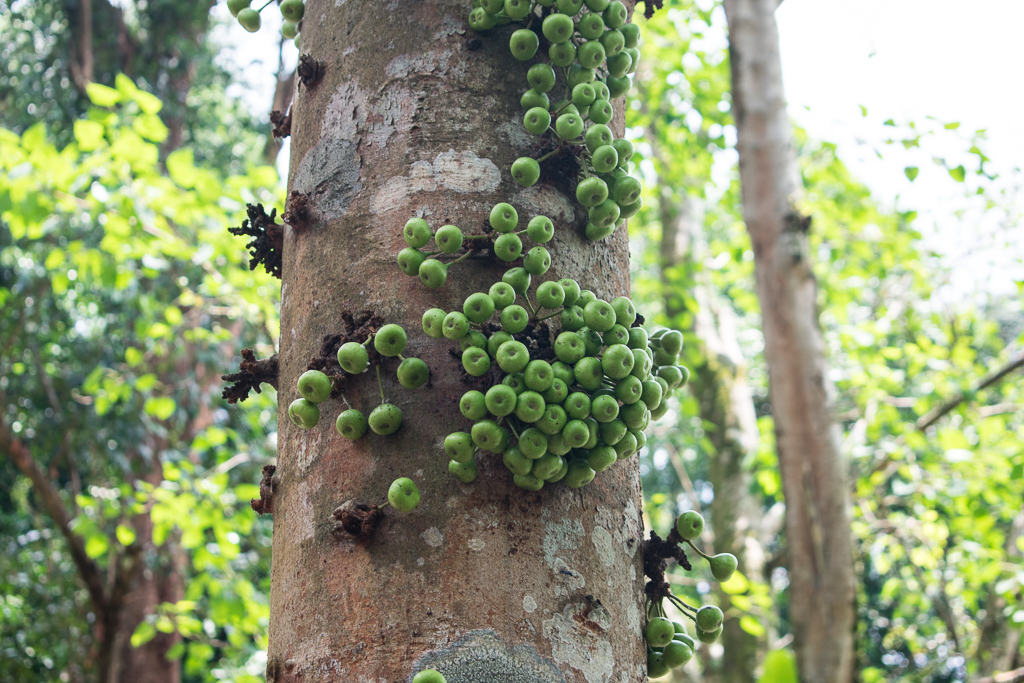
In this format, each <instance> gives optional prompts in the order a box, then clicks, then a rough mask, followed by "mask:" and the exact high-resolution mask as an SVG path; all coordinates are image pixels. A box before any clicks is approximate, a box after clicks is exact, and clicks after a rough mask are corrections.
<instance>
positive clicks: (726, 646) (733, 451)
mask: <svg viewBox="0 0 1024 683" xmlns="http://www.w3.org/2000/svg"><path fill="white" fill-rule="evenodd" d="M662 159H663V160H665V159H664V157H662ZM666 199H667V197H666V198H663V201H662V204H661V224H662V243H661V257H662V272H666V271H667V269H668V268H669V267H671V266H678V265H680V263H682V262H689V264H690V271H691V272H693V273H694V274H695V275H694V283H693V290H692V295H693V298H694V299H695V300H696V301H697V305H698V310H697V311H696V314H695V316H694V324H693V329H692V331H693V333H694V335H695V336H696V337H697V340H698V344H699V345H700V350H701V357H702V358H701V361H700V362H699V363H696V364H695V365H694V367H693V375H692V376H691V378H690V390H691V392H692V393H693V396H694V397H695V398H696V399H697V402H698V404H699V405H700V418H701V423H702V424H703V425H704V430H705V432H706V434H707V437H708V439H709V440H710V441H711V443H712V445H713V446H714V448H715V452H714V454H713V455H712V457H711V464H710V468H709V469H710V472H709V475H710V479H711V483H712V485H713V486H714V490H715V497H714V500H713V501H712V503H711V522H712V527H713V529H714V551H715V552H716V553H723V552H728V553H732V554H733V555H735V556H736V558H737V560H738V567H737V568H738V570H739V571H740V572H741V573H743V574H744V575H745V576H748V577H751V578H753V579H754V580H758V581H763V580H764V577H763V576H762V572H763V570H764V566H763V565H764V552H763V551H762V550H761V548H760V545H759V543H758V540H757V539H758V537H759V535H760V534H759V533H758V532H759V526H760V525H759V524H758V522H757V520H758V519H759V518H760V508H759V506H758V505H757V503H756V502H755V501H754V500H752V499H751V497H750V486H751V476H750V470H749V466H745V465H744V463H745V462H749V460H750V456H751V454H752V453H753V452H755V451H756V449H757V443H758V431H757V417H756V415H755V414H754V404H753V398H752V395H751V392H750V385H749V384H747V379H746V373H747V365H746V360H745V359H744V358H743V353H742V351H741V350H740V347H739V341H738V339H737V337H736V333H737V330H736V316H735V314H734V313H733V311H732V310H731V309H730V308H729V306H728V304H727V303H725V302H722V301H721V300H720V298H719V296H718V295H717V294H716V293H715V292H714V290H713V289H712V287H711V283H710V282H709V281H708V278H707V273H706V271H701V270H700V269H699V266H698V265H697V264H699V263H701V262H702V261H703V259H704V257H705V254H703V253H700V251H699V247H698V245H699V244H701V242H702V233H703V230H702V223H703V222H702V220H701V218H700V216H699V215H697V214H699V213H700V212H699V208H698V207H697V206H696V201H695V200H693V199H691V198H687V199H684V200H683V201H682V202H680V205H679V206H678V207H673V206H671V204H669V202H668V201H665V200H666ZM663 286H664V287H665V295H664V299H665V307H666V312H667V313H668V314H669V316H670V317H675V316H676V315H678V314H679V313H681V311H679V310H672V303H671V302H673V301H681V300H682V298H681V297H679V296H674V295H673V291H672V290H673V288H674V287H675V286H678V284H676V283H673V282H672V281H670V280H668V279H667V278H666V279H664V280H663ZM718 605H719V606H720V607H721V608H722V610H723V611H725V612H726V613H727V614H728V613H729V608H730V607H731V605H732V603H731V602H730V596H729V594H727V593H725V592H724V591H718ZM720 642H721V643H722V648H723V650H724V651H725V653H726V656H725V657H723V658H722V661H721V668H720V669H718V670H716V671H706V674H705V680H708V681H712V680H713V681H722V682H723V683H753V682H754V681H755V680H756V679H755V676H754V673H755V671H756V669H757V663H758V654H759V645H758V639H757V638H756V637H754V636H752V635H750V634H749V633H747V632H746V631H744V630H743V629H742V628H741V627H740V623H739V619H735V618H727V619H726V621H725V625H724V628H723V631H722V636H721V641H720Z"/></svg>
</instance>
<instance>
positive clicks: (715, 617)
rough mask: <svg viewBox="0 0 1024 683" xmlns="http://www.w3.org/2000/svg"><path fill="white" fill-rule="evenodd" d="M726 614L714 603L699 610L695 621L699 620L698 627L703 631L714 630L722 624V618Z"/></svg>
mask: <svg viewBox="0 0 1024 683" xmlns="http://www.w3.org/2000/svg"><path fill="white" fill-rule="evenodd" d="M724 617H725V615H723V614H722V610H720V609H719V608H718V607H715V606H714V605H704V606H703V607H701V608H700V609H699V610H697V615H696V618H695V621H696V622H697V628H698V629H700V630H701V631H714V630H715V629H716V628H718V627H719V626H720V625H721V624H722V619H723V618H724Z"/></svg>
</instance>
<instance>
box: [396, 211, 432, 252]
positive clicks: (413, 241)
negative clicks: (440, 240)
mask: <svg viewBox="0 0 1024 683" xmlns="http://www.w3.org/2000/svg"><path fill="white" fill-rule="evenodd" d="M432 236H433V233H432V232H431V231H430V225H429V224H428V223H427V222H426V221H425V220H423V219H422V218H410V219H409V220H408V221H407V222H406V224H405V227H404V228H402V237H404V238H405V243H406V244H408V245H409V246H410V247H412V248H413V249H419V248H420V247H422V246H423V245H425V244H426V243H427V242H429V241H430V238H431V237H432Z"/></svg>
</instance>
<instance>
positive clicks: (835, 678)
mask: <svg viewBox="0 0 1024 683" xmlns="http://www.w3.org/2000/svg"><path fill="white" fill-rule="evenodd" d="M777 5H778V3H777V1H776V0H726V2H725V11H726V17H727V19H728V22H729V52H730V57H731V61H732V75H733V89H732V93H733V105H734V115H735V120H736V127H737V135H738V142H737V149H738V151H739V158H740V182H741V185H742V194H743V212H744V219H745V221H746V223H747V229H748V230H749V231H750V236H751V240H752V242H753V247H754V262H755V266H756V270H757V293H758V298H759V299H760V302H761V311H762V317H763V327H764V337H765V357H766V359H767V362H768V371H769V377H770V381H771V387H770V391H771V394H770V398H771V405H772V413H773V416H774V420H775V433H776V438H777V441H778V451H779V467H780V471H781V474H782V486H783V494H784V496H785V500H786V543H787V547H788V554H789V566H788V570H789V577H790V588H789V591H790V605H791V610H790V614H791V619H792V624H793V631H794V638H795V646H796V651H797V663H798V668H799V671H800V678H801V680H803V681H808V682H814V683H831V682H835V683H845V682H846V681H849V680H850V679H851V676H852V668H853V625H854V598H855V577H854V571H853V562H852V541H851V534H850V513H849V502H848V501H849V493H848V490H847V487H846V482H845V475H844V472H845V468H844V466H843V463H842V461H841V458H840V454H839V444H838V438H837V434H836V431H835V426H834V424H833V422H832V417H831V410H830V407H831V404H832V402H831V399H830V396H829V393H828V386H827V366H826V362H825V350H824V342H823V339H822V335H821V330H820V329H819V327H818V319H817V308H816V299H815V297H816V293H817V287H816V283H815V280H814V276H813V273H812V272H811V265H810V262H809V260H808V259H809V253H808V240H807V231H808V228H809V220H808V219H806V218H805V217H803V216H801V215H800V214H799V213H798V211H797V208H796V206H795V204H794V198H795V195H796V193H797V189H798V186H797V182H798V175H797V172H796V163H795V158H794V153H793V149H792V140H791V127H790V122H789V119H788V118H787V116H786V106H785V99H784V97H783V91H782V71H781V61H780V57H779V37H778V29H777V26H776V24H775V17H774V11H775V8H776V6H777Z"/></svg>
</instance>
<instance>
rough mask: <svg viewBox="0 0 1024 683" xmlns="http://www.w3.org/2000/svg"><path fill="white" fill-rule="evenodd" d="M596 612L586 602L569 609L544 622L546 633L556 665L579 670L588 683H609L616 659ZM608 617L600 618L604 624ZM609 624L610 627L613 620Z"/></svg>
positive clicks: (609, 619)
mask: <svg viewBox="0 0 1024 683" xmlns="http://www.w3.org/2000/svg"><path fill="white" fill-rule="evenodd" d="M594 609H595V608H594V607H593V606H592V605H590V604H588V603H586V602H580V603H573V604H569V605H566V606H565V608H564V609H563V610H562V612H561V613H557V614H555V615H553V616H552V617H551V619H548V620H546V621H544V625H543V633H544V637H545V638H547V639H548V640H550V641H551V656H552V658H554V660H555V661H556V662H559V663H560V664H568V665H569V666H571V667H572V668H574V669H577V670H579V671H580V672H581V673H582V674H583V677H584V678H585V679H586V680H587V683H607V681H609V680H611V677H612V670H613V669H614V668H615V657H614V655H613V653H612V646H611V643H610V642H609V641H608V638H607V637H605V636H604V635H603V634H602V632H603V631H604V630H605V629H602V628H600V625H599V624H595V622H594V621H593V620H592V618H591V613H592V611H593V610H594ZM598 609H600V610H604V608H603V607H599V608H598ZM605 615H607V611H606V610H604V615H601V617H599V618H601V619H602V620H603V619H604V616H605ZM607 621H608V623H610V621H611V618H610V617H608V618H607Z"/></svg>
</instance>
